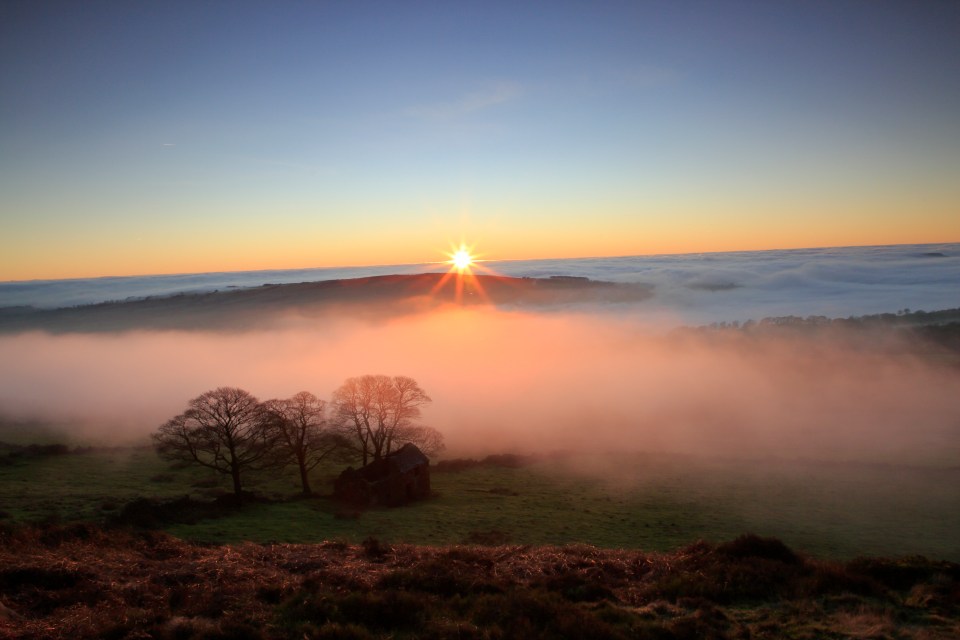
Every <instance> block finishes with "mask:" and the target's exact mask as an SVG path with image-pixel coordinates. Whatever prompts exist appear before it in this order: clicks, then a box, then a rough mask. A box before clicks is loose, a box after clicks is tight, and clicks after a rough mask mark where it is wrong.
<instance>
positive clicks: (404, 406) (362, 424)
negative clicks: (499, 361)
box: [333, 375, 443, 465]
mask: <svg viewBox="0 0 960 640" xmlns="http://www.w3.org/2000/svg"><path fill="white" fill-rule="evenodd" d="M430 401H431V400H430V396H428V395H427V394H426V392H425V391H424V390H423V389H421V388H420V385H419V384H417V381H416V380H414V379H413V378H409V377H407V376H392V377H391V376H385V375H364V376H359V377H356V378H347V380H346V381H344V383H343V384H342V385H340V387H339V388H338V389H337V390H336V391H334V393H333V420H334V428H335V429H336V430H337V432H338V433H340V434H342V435H343V436H344V437H346V438H348V439H349V440H350V442H351V445H352V447H353V448H354V450H355V451H356V452H357V453H358V454H359V455H360V456H361V458H362V460H363V464H364V465H366V464H367V463H368V462H370V461H371V460H379V459H381V458H382V457H384V456H385V455H387V454H388V453H390V452H391V451H392V450H394V449H397V448H400V447H401V446H403V445H404V444H406V443H407V442H412V443H413V444H415V445H417V447H419V448H420V449H421V450H422V451H423V452H424V453H425V454H427V455H431V454H433V453H436V452H437V451H440V450H442V449H443V436H442V435H441V434H440V433H439V432H438V431H437V430H436V429H433V428H431V427H427V426H424V425H421V424H419V423H418V420H419V419H420V415H421V411H420V408H421V407H423V406H424V405H427V404H429V403H430Z"/></svg>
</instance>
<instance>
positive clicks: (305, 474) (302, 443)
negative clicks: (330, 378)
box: [263, 391, 350, 495]
mask: <svg viewBox="0 0 960 640" xmlns="http://www.w3.org/2000/svg"><path fill="white" fill-rule="evenodd" d="M263 408H264V412H265V415H266V416H267V418H268V420H269V421H270V423H271V425H272V426H273V427H274V428H275V429H276V431H277V434H278V436H279V443H280V448H281V449H282V450H283V452H284V454H285V455H283V458H284V459H285V460H284V461H285V462H291V461H292V462H294V463H295V464H296V465H297V468H298V469H299V471H300V485H301V486H302V488H303V493H304V494H305V495H309V494H310V493H312V491H311V490H310V479H309V474H310V471H311V470H313V469H314V468H315V467H316V466H317V465H318V464H320V463H321V462H322V461H323V460H326V459H330V458H336V457H338V456H340V455H342V454H343V453H344V452H345V451H347V449H348V448H349V444H350V443H349V442H348V441H347V439H346V438H345V437H344V436H343V435H341V434H340V433H336V432H334V431H333V430H332V429H331V428H330V425H329V424H328V422H327V418H326V411H327V403H326V401H324V400H320V399H319V398H317V396H315V395H313V394H312V393H310V392H308V391H301V392H300V393H298V394H297V395H295V396H293V397H292V398H288V399H286V400H268V401H266V402H264V403H263Z"/></svg>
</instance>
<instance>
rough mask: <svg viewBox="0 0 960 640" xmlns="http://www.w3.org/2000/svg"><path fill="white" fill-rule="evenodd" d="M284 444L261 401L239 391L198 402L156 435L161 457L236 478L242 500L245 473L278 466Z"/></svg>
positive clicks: (221, 391) (206, 396)
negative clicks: (279, 450) (279, 445)
mask: <svg viewBox="0 0 960 640" xmlns="http://www.w3.org/2000/svg"><path fill="white" fill-rule="evenodd" d="M278 438H279V433H278V431H277V430H276V429H275V428H273V426H272V425H271V423H270V421H269V420H267V419H265V416H264V412H263V410H262V407H261V405H260V403H259V402H258V401H257V399H256V398H255V397H253V396H252V395H250V394H249V393H247V392H246V391H244V390H243V389H237V388H235V387H219V388H217V389H214V390H213V391H207V392H206V393H204V394H202V395H199V396H197V397H196V398H194V399H193V400H191V401H190V402H189V403H188V408H187V410H186V411H184V412H183V413H181V414H180V415H178V416H176V417H174V418H171V419H170V420H168V421H167V422H165V423H164V424H163V425H161V426H160V428H159V429H158V430H157V432H156V433H155V434H153V440H154V443H155V446H156V449H157V452H158V453H159V454H160V455H161V456H163V457H165V458H167V459H170V460H181V461H186V462H193V463H195V464H199V465H202V466H204V467H208V468H210V469H213V470H214V471H216V472H217V473H221V474H224V475H228V476H230V478H231V479H232V480H233V492H234V494H236V495H237V496H240V495H242V493H243V488H242V485H241V482H240V479H241V474H242V473H243V472H244V471H248V470H255V469H263V468H266V467H271V466H276V465H277V464H278V462H279V461H278V457H277V455H276V445H277V441H278Z"/></svg>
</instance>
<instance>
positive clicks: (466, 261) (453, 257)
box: [447, 243, 476, 273]
mask: <svg viewBox="0 0 960 640" xmlns="http://www.w3.org/2000/svg"><path fill="white" fill-rule="evenodd" d="M471 249H472V247H468V246H467V245H465V244H463V243H461V244H460V246H459V247H456V248H455V249H454V250H453V251H451V252H450V253H448V254H447V255H448V256H450V259H449V260H447V264H449V265H451V270H453V269H456V270H457V271H458V272H460V273H463V272H467V273H469V272H470V267H472V266H474V264H475V262H476V261H475V258H474V256H473V254H472V253H471V251H470V250H471Z"/></svg>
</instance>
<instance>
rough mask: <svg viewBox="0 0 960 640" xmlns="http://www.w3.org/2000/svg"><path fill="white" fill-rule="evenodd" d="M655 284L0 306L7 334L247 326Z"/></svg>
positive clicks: (344, 284)
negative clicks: (287, 318) (281, 319)
mask: <svg viewBox="0 0 960 640" xmlns="http://www.w3.org/2000/svg"><path fill="white" fill-rule="evenodd" d="M651 293H652V288H651V287H650V286H647V285H641V284H617V283H611V282H598V281H594V280H588V279H587V278H575V277H564V276H556V277H551V278H508V277H505V276H491V275H477V276H462V277H458V276H456V275H451V274H441V273H429V274H418V275H392V276H374V277H368V278H355V279H345V280H324V281H321V282H301V283H297V284H266V285H263V286H260V287H255V288H250V289H235V290H230V291H215V292H211V293H197V294H179V295H174V296H166V297H151V298H146V299H143V300H133V301H123V302H105V303H101V304H93V305H84V306H78V307H65V308H60V309H36V308H33V307H6V308H0V332H3V333H13V332H21V331H30V330H43V331H49V332H53V333H66V332H104V331H123V330H133V329H211V328H213V329H245V328H254V327H257V326H262V325H265V324H269V323H270V322H272V321H274V320H276V319H277V318H278V317H279V316H282V315H284V314H294V315H300V316H308V317H310V316H320V315H324V314H328V313H348V314H355V315H357V314H359V315H363V316H367V317H371V318H376V317H379V316H384V317H385V316H388V315H398V314H405V313H414V312H417V311H422V310H427V309H431V308H435V307H437V306H440V305H444V304H459V305H484V304H488V305H497V306H512V307H521V308H522V307H535V308H544V307H557V306H565V305H575V304H582V303H611V302H619V303H625V302H639V301H641V300H644V299H646V298H648V297H649V296H650V295H651Z"/></svg>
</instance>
